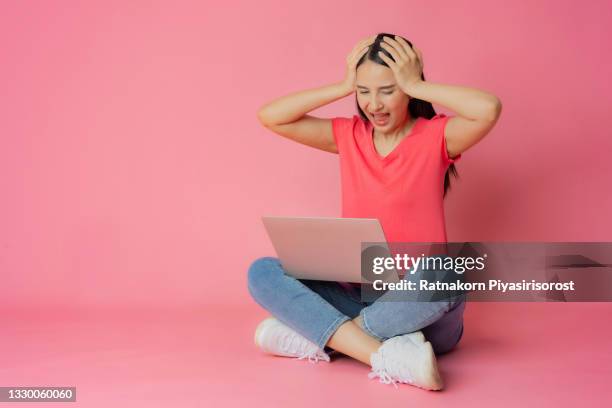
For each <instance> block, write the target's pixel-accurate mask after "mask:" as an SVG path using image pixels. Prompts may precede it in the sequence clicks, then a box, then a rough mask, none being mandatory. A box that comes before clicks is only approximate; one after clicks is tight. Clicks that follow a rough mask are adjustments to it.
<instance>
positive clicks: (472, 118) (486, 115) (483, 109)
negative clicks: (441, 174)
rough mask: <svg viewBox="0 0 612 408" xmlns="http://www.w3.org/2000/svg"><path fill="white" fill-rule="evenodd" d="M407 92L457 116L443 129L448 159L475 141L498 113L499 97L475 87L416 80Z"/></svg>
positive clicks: (495, 118)
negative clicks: (442, 107)
mask: <svg viewBox="0 0 612 408" xmlns="http://www.w3.org/2000/svg"><path fill="white" fill-rule="evenodd" d="M408 92H409V93H408V95H410V96H411V97H413V98H418V99H422V100H424V101H427V102H431V103H433V104H436V105H440V106H444V107H445V108H447V109H450V110H452V111H453V112H455V113H457V115H459V116H455V117H453V118H450V119H449V120H448V122H447V123H446V129H445V132H444V133H445V137H446V149H447V150H448V155H449V157H451V158H452V157H455V156H457V155H459V154H461V153H463V152H464V151H466V150H467V149H469V148H470V147H472V146H473V145H475V144H476V143H478V142H479V141H480V140H481V139H482V138H483V137H484V136H485V135H486V134H487V133H489V131H490V130H491V129H492V128H493V126H494V125H495V123H496V122H497V119H498V118H499V115H500V114H501V109H502V105H501V101H500V100H499V98H498V97H496V96H495V95H493V94H490V93H487V92H484V91H481V90H478V89H474V88H468V87H463V86H455V85H444V84H437V83H432V82H426V81H419V82H416V83H414V84H413V85H411V86H410V87H409V88H408Z"/></svg>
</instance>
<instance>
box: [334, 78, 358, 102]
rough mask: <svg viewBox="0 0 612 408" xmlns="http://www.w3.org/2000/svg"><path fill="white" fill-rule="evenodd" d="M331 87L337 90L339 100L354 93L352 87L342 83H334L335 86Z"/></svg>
mask: <svg viewBox="0 0 612 408" xmlns="http://www.w3.org/2000/svg"><path fill="white" fill-rule="evenodd" d="M333 86H334V87H335V88H336V89H337V91H338V93H339V95H341V96H340V97H341V98H343V97H345V96H349V95H350V94H352V93H353V92H354V91H355V90H354V88H353V86H352V85H350V84H347V83H346V82H344V81H342V82H336V83H335V84H333Z"/></svg>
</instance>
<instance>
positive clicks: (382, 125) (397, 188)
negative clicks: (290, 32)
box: [248, 33, 501, 390]
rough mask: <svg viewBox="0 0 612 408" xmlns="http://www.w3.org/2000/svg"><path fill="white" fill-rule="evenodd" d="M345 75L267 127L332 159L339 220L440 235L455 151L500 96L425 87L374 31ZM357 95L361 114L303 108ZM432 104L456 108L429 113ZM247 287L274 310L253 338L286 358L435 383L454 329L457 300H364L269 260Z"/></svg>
mask: <svg viewBox="0 0 612 408" xmlns="http://www.w3.org/2000/svg"><path fill="white" fill-rule="evenodd" d="M346 61H347V66H346V75H345V78H344V80H343V81H342V82H339V83H334V84H331V85H328V86H323V87H319V88H315V89H310V90H306V91H302V92H297V93H294V94H291V95H288V96H285V97H282V98H279V99H277V100H275V101H272V102H270V103H268V104H267V105H265V106H263V107H262V108H261V109H260V110H259V113H258V117H259V119H260V121H261V123H262V124H263V125H264V126H266V127H267V128H268V129H270V130H272V131H273V132H275V133H278V134H280V135H282V136H284V137H287V138H289V139H292V140H294V141H296V142H298V143H302V144H305V145H308V146H312V147H315V148H317V149H321V150H325V151H328V152H331V153H338V154H339V155H340V167H341V181H342V207H343V208H342V216H343V217H352V218H377V219H379V221H380V222H381V225H382V227H383V230H384V232H385V236H386V238H387V241H389V242H446V229H445V221H444V208H443V198H444V196H445V194H446V192H447V190H448V188H449V172H452V173H454V162H455V161H456V160H458V159H459V158H460V157H461V154H462V153H463V152H464V151H466V150H467V149H469V148H470V147H471V146H473V145H474V144H476V143H477V142H478V141H479V140H481V139H482V138H483V137H484V136H485V135H486V134H487V133H488V132H489V131H490V130H491V129H492V128H493V126H494V124H495V123H496V121H497V119H498V117H499V115H500V112H501V103H500V101H499V99H498V98H497V97H496V96H494V95H491V94H489V93H486V92H483V91H480V90H476V89H472V88H466V87H459V86H452V85H442V84H436V83H431V82H426V81H425V77H424V75H423V58H422V54H421V51H420V50H419V49H417V48H416V47H413V46H412V44H411V43H410V42H409V41H407V40H406V39H404V38H402V37H399V36H394V35H392V34H386V33H382V34H378V35H377V36H372V37H369V38H366V39H364V40H362V41H360V42H359V43H358V44H357V45H356V46H355V48H353V50H352V52H351V53H350V54H349V56H348V57H347V60H346ZM353 92H356V93H357V108H358V111H359V116H356V115H355V116H353V118H352V119H349V118H333V119H322V118H317V117H313V116H310V115H308V112H310V111H312V110H314V109H316V108H319V107H321V106H323V105H326V104H328V103H330V102H333V101H335V100H338V99H340V98H342V97H345V96H348V95H350V94H352V93H353ZM432 104H438V105H441V106H444V107H446V108H448V109H450V110H452V111H453V112H455V113H456V115H454V116H452V117H447V116H445V115H443V114H440V115H436V114H435V111H434V110H433V107H432ZM248 285H249V291H250V293H251V295H252V296H253V298H254V299H255V301H256V302H257V303H258V304H260V305H261V306H262V307H264V308H265V309H267V310H268V311H269V312H270V313H272V315H274V316H275V317H272V318H268V319H266V320H264V321H263V322H262V323H261V324H260V325H259V326H258V328H257V330H256V333H255V343H256V344H257V345H258V346H259V347H261V348H262V349H263V350H264V351H266V352H269V353H272V354H276V355H282V356H289V357H297V358H306V357H308V359H309V360H314V361H318V360H325V361H330V359H329V355H328V352H329V351H332V350H335V351H338V352H341V353H343V354H345V355H348V356H350V357H353V358H355V359H357V360H359V361H361V362H363V363H365V364H368V365H370V366H371V368H372V372H371V373H370V375H369V376H370V378H373V377H379V379H380V381H381V382H383V383H393V384H394V385H395V384H396V383H397V382H400V383H407V384H412V385H415V386H418V387H421V388H424V389H428V390H440V389H442V388H443V382H442V379H441V377H440V374H439V372H438V368H437V363H436V354H442V353H445V352H447V351H449V350H451V349H452V348H453V347H454V346H455V345H456V344H457V343H458V342H459V340H460V338H461V336H462V334H463V310H464V308H465V298H464V297H460V298H455V299H452V300H447V301H436V302H411V301H385V295H383V296H381V297H380V298H379V299H376V301H374V302H363V301H362V300H361V297H360V293H359V289H358V288H356V287H350V286H349V285H342V284H340V283H337V282H323V281H310V280H298V279H295V278H293V277H290V276H288V275H286V274H285V273H284V271H283V268H282V266H281V264H280V262H279V261H278V259H277V258H272V257H265V258H260V259H258V260H256V261H255V262H254V263H253V264H252V265H251V267H250V268H249V274H248Z"/></svg>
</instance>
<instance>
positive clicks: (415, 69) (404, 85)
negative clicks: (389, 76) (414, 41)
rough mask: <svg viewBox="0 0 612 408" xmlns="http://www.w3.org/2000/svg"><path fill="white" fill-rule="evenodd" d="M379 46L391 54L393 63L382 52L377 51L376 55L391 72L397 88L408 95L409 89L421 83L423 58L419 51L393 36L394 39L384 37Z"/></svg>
mask: <svg viewBox="0 0 612 408" xmlns="http://www.w3.org/2000/svg"><path fill="white" fill-rule="evenodd" d="M380 45H381V47H382V48H384V49H385V50H387V51H388V52H389V54H391V56H392V57H393V60H395V61H393V60H392V59H391V58H389V57H388V56H386V55H385V54H384V53H383V52H382V51H379V52H378V55H379V56H380V58H381V59H382V60H383V61H385V62H386V63H387V65H389V68H391V70H392V71H393V74H394V75H395V80H396V82H397V84H398V86H399V87H400V88H401V89H402V91H404V93H406V94H408V95H410V92H411V89H413V88H414V87H415V86H417V85H418V84H419V83H420V82H422V79H421V75H422V73H423V56H422V54H421V51H420V50H419V49H417V48H416V47H410V44H408V43H407V42H406V41H405V40H404V39H403V38H401V37H399V36H395V39H392V38H390V37H384V40H383V41H381V43H380Z"/></svg>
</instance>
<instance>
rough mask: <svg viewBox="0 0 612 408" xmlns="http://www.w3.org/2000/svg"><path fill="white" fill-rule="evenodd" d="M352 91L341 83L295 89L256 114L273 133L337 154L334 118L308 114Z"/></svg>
mask: <svg viewBox="0 0 612 408" xmlns="http://www.w3.org/2000/svg"><path fill="white" fill-rule="evenodd" d="M351 93H352V90H349V89H348V88H347V87H346V86H345V85H344V84H342V83H336V84H331V85H327V86H322V87H319V88H314V89H308V90H305V91H300V92H295V93H292V94H289V95H287V96H283V97H281V98H278V99H275V100H274V101H272V102H270V103H268V104H266V105H264V106H263V107H261V109H259V111H258V112H257V117H258V118H259V121H260V122H261V124H262V125H264V126H265V127H267V128H268V129H270V130H272V131H273V132H274V133H277V134H279V135H281V136H284V137H286V138H289V139H291V140H293V141H295V142H298V143H301V144H304V145H307V146H311V147H314V148H316V149H320V150H324V151H327V152H331V153H338V148H337V146H336V142H335V140H334V135H333V130H332V125H331V119H321V118H316V117H314V116H310V115H306V113H308V112H310V111H312V110H314V109H317V108H319V107H321V106H323V105H327V104H328V103H331V102H334V101H336V100H338V99H340V98H343V97H345V96H347V95H349V94H351Z"/></svg>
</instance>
